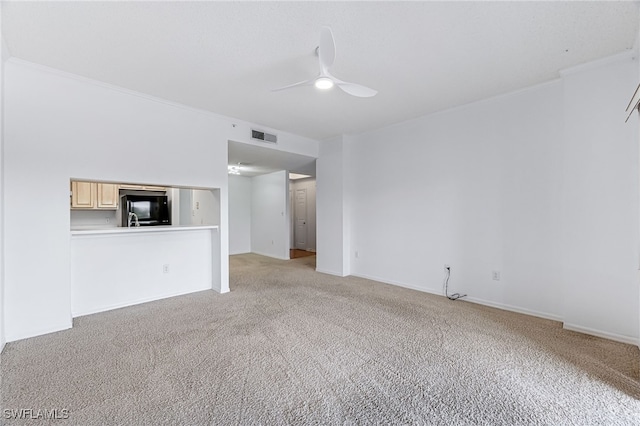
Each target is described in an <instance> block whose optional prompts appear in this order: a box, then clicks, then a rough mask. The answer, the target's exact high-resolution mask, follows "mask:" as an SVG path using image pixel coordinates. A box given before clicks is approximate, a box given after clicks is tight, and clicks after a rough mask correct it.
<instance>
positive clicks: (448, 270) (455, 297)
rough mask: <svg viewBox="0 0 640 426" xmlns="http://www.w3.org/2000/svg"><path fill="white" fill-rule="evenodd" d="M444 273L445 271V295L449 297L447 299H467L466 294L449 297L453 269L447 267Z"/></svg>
mask: <svg viewBox="0 0 640 426" xmlns="http://www.w3.org/2000/svg"><path fill="white" fill-rule="evenodd" d="M444 271H445V272H444V294H445V296H447V299H449V300H458V299H460V298H461V297H466V294H460V293H453V294H451V295H449V278H451V267H450V266H445V267H444Z"/></svg>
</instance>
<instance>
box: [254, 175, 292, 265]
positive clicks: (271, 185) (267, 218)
mask: <svg viewBox="0 0 640 426" xmlns="http://www.w3.org/2000/svg"><path fill="white" fill-rule="evenodd" d="M288 204H289V179H288V173H287V172H286V171H284V170H283V171H279V172H274V173H269V174H265V175H260V176H254V177H253V178H251V251H252V252H253V253H257V254H261V255H264V256H269V257H275V258H278V259H289V221H288V217H289V216H288V213H287V206H288Z"/></svg>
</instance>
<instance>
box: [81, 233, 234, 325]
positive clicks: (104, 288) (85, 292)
mask: <svg viewBox="0 0 640 426" xmlns="http://www.w3.org/2000/svg"><path fill="white" fill-rule="evenodd" d="M70 239H71V259H70V260H71V315H72V316H73V317H78V316H82V315H88V314H93V313H96V312H103V311H108V310H111V309H117V308H122V307H125V306H131V305H135V304H138V303H145V302H149V301H152V300H158V299H163V298H166V297H172V296H178V295H181V294H187V293H193V292H198V291H203V290H211V289H212V290H215V291H217V292H220V293H226V292H227V291H229V290H228V284H227V285H226V286H225V287H222V283H221V278H220V277H221V273H220V272H221V268H222V265H221V263H220V250H221V248H220V247H221V245H220V244H221V242H220V232H219V226H217V225H208V226H207V225H191V226H189V225H187V226H140V227H131V228H126V227H111V228H107V227H102V228H99V227H98V228H93V229H91V228H80V227H78V228H74V229H72V230H71V235H70ZM225 284H226V283H225Z"/></svg>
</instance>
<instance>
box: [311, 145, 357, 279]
mask: <svg viewBox="0 0 640 426" xmlns="http://www.w3.org/2000/svg"><path fill="white" fill-rule="evenodd" d="M349 145H350V139H349V138H348V137H347V136H340V137H337V138H333V139H330V140H326V141H323V142H322V143H321V145H320V156H319V157H318V161H317V162H316V178H317V188H316V236H317V240H316V247H317V257H316V270H317V271H319V272H323V273H327V274H332V275H338V276H346V275H349V274H350V273H351V272H350V262H349V259H348V256H349V253H350V250H349V244H350V240H351V235H350V230H349V225H348V222H349V220H350V219H349V210H348V203H349V199H348V197H347V195H348V192H347V185H348V180H349V177H348V176H346V173H345V167H346V165H345V163H348V158H349V157H348V151H349Z"/></svg>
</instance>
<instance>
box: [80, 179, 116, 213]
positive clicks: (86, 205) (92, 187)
mask: <svg viewBox="0 0 640 426" xmlns="http://www.w3.org/2000/svg"><path fill="white" fill-rule="evenodd" d="M118 201H119V200H118V185H117V184H113V183H96V182H80V181H71V208H72V209H78V210H80V209H82V210H92V209H95V210H116V209H117V208H118Z"/></svg>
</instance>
